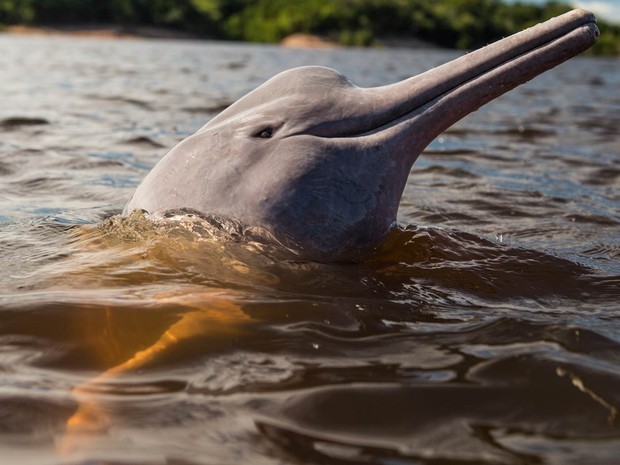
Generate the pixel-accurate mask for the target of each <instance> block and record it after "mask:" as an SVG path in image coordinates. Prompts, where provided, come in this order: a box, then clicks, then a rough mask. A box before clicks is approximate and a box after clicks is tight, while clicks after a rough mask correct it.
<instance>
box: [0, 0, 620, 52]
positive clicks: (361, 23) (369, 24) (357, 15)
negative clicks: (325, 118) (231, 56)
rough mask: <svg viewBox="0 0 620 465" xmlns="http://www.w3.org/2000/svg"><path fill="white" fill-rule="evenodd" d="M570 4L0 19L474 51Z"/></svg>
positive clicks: (238, 5)
mask: <svg viewBox="0 0 620 465" xmlns="http://www.w3.org/2000/svg"><path fill="white" fill-rule="evenodd" d="M570 9H571V7H570V6H569V5H568V4H566V3H561V2H556V1H550V2H548V3H546V4H543V5H535V4H531V3H520V2H517V3H504V2H502V1H501V0H441V1H438V0H298V1H294V2H293V1H290V0H0V24H4V25H12V24H26V25H76V24H80V25H84V24H115V25H118V26H120V27H123V28H128V29H131V28H132V27H138V26H142V27H144V26H156V27H165V28H172V29H175V30H179V31H184V32H189V33H192V34H195V35H198V36H201V37H209V38H214V39H228V40H241V41H255V42H278V41H280V40H282V39H283V38H284V37H286V36H288V35H290V34H293V33H308V34H318V35H321V36H324V37H326V38H328V39H331V40H333V41H335V42H338V43H340V44H342V45H361V46H370V45H380V44H381V43H382V41H386V42H388V43H389V41H390V40H393V39H401V40H402V39H417V40H423V41H427V42H430V43H432V44H435V45H439V46H441V47H449V48H458V49H473V48H477V47H480V46H483V45H486V44H487V43H489V42H492V41H495V40H497V39H499V38H501V37H506V36H508V35H510V34H513V33H515V32H517V31H519V30H521V29H524V28H526V27H528V26H531V25H533V24H535V23H538V22H540V21H544V20H546V19H548V18H551V17H553V16H557V15H559V14H561V13H564V12H566V11H568V10H570ZM599 27H600V29H601V38H600V40H599V42H598V43H597V45H596V46H595V47H594V48H593V49H592V50H591V53H594V54H602V55H620V25H617V24H610V23H606V22H604V21H599Z"/></svg>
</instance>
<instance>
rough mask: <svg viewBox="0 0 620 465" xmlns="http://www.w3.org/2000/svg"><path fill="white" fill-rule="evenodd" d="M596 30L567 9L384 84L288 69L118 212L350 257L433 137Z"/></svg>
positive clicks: (391, 213) (368, 240)
mask: <svg viewBox="0 0 620 465" xmlns="http://www.w3.org/2000/svg"><path fill="white" fill-rule="evenodd" d="M595 22H596V18H595V17H594V15H593V14H592V13H590V12H588V11H584V10H573V11H571V12H568V13H566V14H564V15H561V16H558V17H556V18H553V19H551V20H549V21H546V22H544V23H541V24H538V25H536V26H534V27H532V28H529V29H526V30H524V31H522V32H519V33H517V34H514V35H512V36H510V37H507V38H504V39H502V40H499V41H498V42H495V43H493V44H491V45H488V46H486V47H484V48H481V49H479V50H477V51H474V52H471V53H468V54H465V55H463V56H461V57H459V58H457V59H455V60H453V61H451V62H449V63H446V64H444V65H441V66H439V67H437V68H434V69H431V70H429V71H427V72H425V73H422V74H420V75H418V76H415V77H411V78H408V79H406V80H403V81H401V82H397V83H394V84H390V85H386V86H382V87H375V88H360V87H357V86H355V85H353V84H352V83H351V82H350V81H349V80H348V79H347V78H346V77H344V76H343V75H342V74H340V73H338V72H336V71H334V70H332V69H328V68H324V67H317V66H308V67H301V68H294V69H290V70H287V71H284V72H282V73H280V74H278V75H276V76H275V77H273V78H271V79H270V80H268V81H267V82H265V83H264V84H262V85H261V86H259V87H258V88H256V89H255V90H253V91H251V92H250V93H249V94H247V95H246V96H244V97H242V98H241V99H240V100H238V101H237V102H235V103H233V104H232V105H231V106H230V107H228V108H227V109H225V110H224V111H222V112H221V113H220V114H219V115H218V116H216V117H214V118H213V119H212V120H211V121H209V122H208V123H207V124H206V125H205V126H203V127H202V128H201V129H199V130H198V131H197V132H196V133H195V134H193V135H191V136H189V137H188V138H186V139H185V140H183V141H181V142H180V143H179V144H178V145H176V146H175V147H174V148H173V149H172V150H171V151H170V152H169V153H168V154H167V155H165V156H164V157H163V158H162V159H161V160H160V161H159V162H158V163H157V165H156V166H155V167H154V168H153V170H152V171H151V172H150V173H149V174H148V175H147V176H146V177H145V178H144V179H143V181H142V182H141V184H140V185H139V186H138V188H137V190H136V191H135V193H134V195H133V197H132V198H131V199H130V201H129V202H128V204H127V205H126V207H125V209H124V211H123V215H125V216H127V215H129V214H130V213H131V212H132V211H134V210H145V211H146V212H148V213H149V214H150V215H152V216H154V217H155V218H157V217H162V218H163V217H165V214H166V212H170V211H174V210H177V211H178V210H179V209H181V210H184V211H197V212H200V213H201V214H203V215H207V216H211V215H213V216H219V217H226V218H230V219H233V220H236V221H238V222H239V223H241V224H242V225H244V226H248V227H258V228H261V229H264V230H266V231H268V232H269V233H270V234H271V235H272V236H273V237H274V238H275V239H276V240H277V241H279V242H280V243H282V244H284V245H285V246H286V247H288V248H289V249H292V250H293V251H294V252H295V253H296V254H297V256H298V257H300V258H303V259H309V260H317V261H348V260H355V259H356V258H358V257H361V256H362V255H363V254H365V253H367V252H368V251H369V250H371V249H372V248H373V247H376V245H377V244H378V243H379V242H380V240H381V239H382V238H383V237H384V236H386V234H387V233H388V232H389V231H390V229H391V228H392V227H393V225H394V224H395V221H396V214H397V210H398V205H399V202H400V198H401V195H402V192H403V190H404V188H405V184H406V182H407V177H408V175H409V171H410V169H411V167H412V165H413V163H414V162H415V161H416V159H417V158H418V156H419V154H420V153H421V152H422V151H423V150H424V148H425V147H426V146H427V145H428V144H429V143H430V142H431V141H432V140H433V139H434V138H435V137H437V136H438V135H439V134H440V133H441V132H443V131H444V130H445V129H447V128H448V127H449V126H451V125H453V124H454V123H456V122H457V121H459V120H460V119H461V118H463V117H464V116H466V115H467V114H469V113H471V112H473V111H475V110H477V109H478V108H479V107H481V106H482V105H484V104H485V103H488V102H489V101H491V100H493V99H495V98H496V97H499V96H500V95H502V94H504V93H505V92H507V91H509V90H511V89H513V88H515V87H517V86H518V85H520V84H523V83H525V82H527V81H529V80H530V79H532V78H533V77H535V76H537V75H538V74H540V73H542V72H544V71H546V70H549V69H551V68H553V67H555V66H556V65H558V64H560V63H562V62H564V61H565V60H567V59H569V58H571V57H573V56H575V55H577V54H579V53H581V52H582V51H584V50H586V49H587V48H589V47H590V46H591V45H593V44H594V42H596V40H597V39H598V36H599V31H598V28H597V26H596V24H595Z"/></svg>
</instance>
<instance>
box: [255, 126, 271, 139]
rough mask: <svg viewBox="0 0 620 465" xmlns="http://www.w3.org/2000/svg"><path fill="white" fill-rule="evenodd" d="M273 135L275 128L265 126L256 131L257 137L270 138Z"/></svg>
mask: <svg viewBox="0 0 620 465" xmlns="http://www.w3.org/2000/svg"><path fill="white" fill-rule="evenodd" d="M272 135H273V128H265V129H261V130H260V131H259V132H257V133H256V137H260V138H261V139H270V138H271V136H272Z"/></svg>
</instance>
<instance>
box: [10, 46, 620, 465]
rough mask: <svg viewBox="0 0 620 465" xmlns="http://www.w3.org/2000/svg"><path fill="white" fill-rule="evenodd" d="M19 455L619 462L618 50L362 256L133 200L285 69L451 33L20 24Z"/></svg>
mask: <svg viewBox="0 0 620 465" xmlns="http://www.w3.org/2000/svg"><path fill="white" fill-rule="evenodd" d="M0 53H1V56H2V60H0V89H1V92H0V264H1V266H2V271H1V272H0V464H2V465H5V464H7V465H8V464H20V465H28V464H33V465H35V464H36V465H47V464H52V465H60V464H63V465H69V464H72V465H74V464H83V465H86V464H89V465H90V464H115V465H120V464H127V465H128V464H140V465H147V464H175V465H189V464H192V465H194V464H196V465H198V464H239V463H252V464H283V463H287V464H288V463H291V464H302V463H303V464H345V463H352V464H353V463H354V464H358V463H371V464H391V465H396V464H398V465H401V464H402V465H404V464H472V463H476V464H479V463H488V464H541V463H544V464H583V463H588V464H612V463H618V460H620V459H619V458H620V417H619V413H618V410H619V409H620V312H619V309H620V91H619V89H620V61H618V59H594V58H587V59H584V58H577V59H574V60H572V61H570V62H569V63H566V64H564V65H562V66H561V67H559V68H556V69H555V70H553V71H551V72H548V73H546V74H545V75H543V76H540V77H539V78H537V79H535V80H534V81H532V82H531V83H528V84H527V85H525V86H522V87H521V88H519V89H517V90H515V91H513V92H511V93H509V94H507V95H506V96H504V97H502V98H501V99H499V100H497V101H495V102H493V103H491V104H489V105H487V106H486V107H484V108H483V109H481V110H480V111H478V112H477V113H475V114H472V115H470V116H469V117H467V118H466V119H465V120H463V121H462V122H460V123H459V124H457V125H456V126H454V127H453V128H451V129H450V130H448V131H447V132H446V133H445V134H443V135H442V136H441V137H439V138H438V139H437V140H435V141H434V142H433V143H432V144H431V145H430V146H429V147H428V149H427V150H426V152H425V153H424V154H423V155H422V156H421V157H420V159H419V160H418V162H416V164H415V166H414V168H413V170H412V172H411V175H410V178H409V183H408V185H407V187H406V190H405V193H404V196H403V199H402V202H401V207H400V211H399V222H400V227H399V228H398V229H396V230H394V231H393V233H392V234H391V235H390V236H389V237H388V238H387V239H386V241H385V243H383V244H382V245H381V246H380V248H379V250H377V251H376V252H375V253H374V254H372V255H371V256H370V257H368V259H367V260H365V261H363V262H361V263H356V264H321V263H311V262H299V261H295V260H291V259H290V258H287V257H285V256H283V255H282V254H281V253H280V252H281V251H279V250H278V248H277V247H276V246H275V245H273V244H269V243H268V242H265V241H264V240H261V239H260V238H257V237H253V236H252V234H249V233H248V232H247V231H244V230H243V229H242V228H239V226H238V225H236V224H234V223H232V222H227V221H223V220H222V221H216V220H214V219H212V220H205V219H200V218H194V219H188V220H187V221H183V222H169V223H166V224H163V223H161V224H154V223H153V222H151V221H149V220H148V219H145V218H143V217H142V216H140V215H136V216H134V217H132V218H130V219H121V218H120V217H118V216H115V215H117V214H118V213H119V212H120V211H121V209H122V208H123V206H124V204H125V203H126V202H127V200H128V199H129V197H130V196H131V194H132V192H133V190H134V188H135V186H136V185H137V183H138V182H139V180H140V179H141V178H142V177H143V176H144V175H145V174H146V173H147V172H148V171H149V169H150V168H151V167H152V166H153V165H154V164H155V163H156V162H157V160H158V159H159V158H161V157H162V156H163V155H164V154H165V152H166V151H167V149H168V148H169V147H171V146H173V145H174V144H175V143H176V142H178V141H179V140H180V139H182V138H183V137H185V136H187V135H189V134H191V133H192V132H193V131H195V130H196V129H198V128H199V127H200V126H202V125H203V124H204V123H205V122H206V121H208V120H209V118H211V117H213V116H214V115H215V114H217V112H218V111H220V110H221V109H222V108H224V107H225V106H226V105H228V104H229V103H231V102H233V101H234V100H236V99H237V98H239V97H240V96H241V95H243V94H244V93H245V92H247V91H249V90H251V89H253V88H254V87H256V86H257V85H258V84H260V83H262V82H263V81H264V80H266V79H267V78H269V77H270V76H272V75H273V74H275V73H276V72H278V71H281V70H283V69H286V68H290V67H294V66H300V65H308V64H317V65H325V66H329V67H333V68H336V69H338V70H339V71H341V72H342V73H344V74H345V75H346V76H348V77H349V78H350V79H351V80H352V81H353V82H355V83H357V84H358V85H362V86H372V85H382V84H387V83H389V82H393V81H396V80H400V79H402V78H404V77H407V76H409V75H412V74H417V73H419V72H421V71H423V70H426V69H428V68H431V67H433V66H436V65H437V64H440V63H443V62H445V61H448V60H450V59H452V58H454V57H456V56H457V55H458V54H457V53H456V52H451V51H441V50H388V49H385V50H381V49H377V50H356V49H353V50H331V51H325V50H289V49H282V48H279V47H273V46H262V45H247V44H246V45H244V44H223V43H210V42H191V41H177V42H173V41H158V40H153V41H143V40H117V41H112V40H97V39H70V38H58V37H55V38H43V37H13V36H0Z"/></svg>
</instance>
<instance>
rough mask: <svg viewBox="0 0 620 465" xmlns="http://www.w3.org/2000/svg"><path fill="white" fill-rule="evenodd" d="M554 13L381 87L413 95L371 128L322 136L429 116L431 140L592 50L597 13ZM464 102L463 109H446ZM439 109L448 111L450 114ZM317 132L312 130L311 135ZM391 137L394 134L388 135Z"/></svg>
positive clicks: (357, 134)
mask: <svg viewBox="0 0 620 465" xmlns="http://www.w3.org/2000/svg"><path fill="white" fill-rule="evenodd" d="M566 16H567V15H563V16H561V17H557V18H552V19H550V20H548V21H546V22H545V23H541V24H538V25H536V26H534V27H532V28H530V29H526V30H525V31H522V32H520V33H517V34H515V35H512V36H509V37H507V38H504V39H501V40H499V41H497V42H494V43H492V44H490V45H487V46H486V47H484V48H481V49H479V50H476V51H474V52H470V53H467V54H465V55H462V56H461V57H458V58H456V59H455V60H452V61H450V62H448V63H445V64H443V65H440V66H438V67H436V68H433V69H431V70H429V71H426V72H425V73H423V74H420V75H419V76H416V77H413V78H409V79H407V80H405V81H402V82H400V83H396V84H393V85H390V86H385V87H384V88H375V89H369V90H376V91H378V92H381V90H382V89H396V88H398V87H400V86H403V85H405V86H409V87H410V88H411V90H410V95H409V96H408V98H407V99H406V102H405V103H404V104H403V103H402V101H401V102H397V103H395V104H394V106H395V107H397V108H398V110H400V111H397V112H390V113H391V114H385V115H383V116H384V117H383V118H382V119H380V120H378V121H375V122H374V123H375V124H373V125H372V126H371V127H362V128H360V129H359V130H358V131H355V130H353V131H345V132H343V133H341V134H333V135H320V134H316V135H317V136H319V137H325V138H329V139H339V138H361V137H371V136H376V135H378V134H381V133H383V132H385V131H388V132H390V134H391V133H392V131H390V129H393V128H395V127H400V126H402V124H403V123H406V122H408V121H413V120H419V119H420V118H425V115H426V114H427V113H429V114H430V115H429V118H428V119H435V120H437V121H435V122H434V124H430V125H429V126H430V127H427V130H428V131H429V133H432V137H430V139H428V138H426V137H425V138H424V139H425V140H426V139H428V140H427V142H426V143H430V141H431V140H432V139H434V138H435V137H436V136H437V135H438V134H439V133H440V132H442V131H443V130H445V129H446V128H448V127H449V126H451V125H452V124H454V123H455V122H456V121H458V120H459V119H461V118H462V117H464V116H465V115H467V114H469V113H471V112H473V111H475V110H477V109H478V108H479V107H481V106H482V105H484V104H485V103H487V102H489V101H491V100H493V99H495V98H496V97H498V96H500V95H502V94H504V93H506V92H508V91H509V90H511V89H513V88H515V87H517V86H519V85H521V84H523V83H525V82H527V81H529V80H531V79H532V78H534V77H536V76H537V75H539V74H542V73H543V72H544V71H547V70H549V69H551V68H553V67H555V66H557V65H559V64H560V63H562V62H564V61H566V60H567V59H569V58H571V57H573V56H575V55H577V54H578V53H581V52H582V51H585V50H586V49H588V48H589V47H590V46H591V45H592V44H593V43H594V42H596V40H597V39H598V37H599V30H598V28H597V26H596V18H595V17H594V15H593V14H592V13H590V12H587V11H584V10H574V11H573V12H571V13H570V14H568V16H570V17H569V18H568V19H566ZM450 105H460V108H458V107H457V108H456V109H449V108H442V107H446V106H450ZM440 108H442V109H444V110H448V114H447V115H440V114H439V113H443V112H441V111H436V110H439V109H440ZM313 135H314V134H313ZM390 137H391V135H390Z"/></svg>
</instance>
